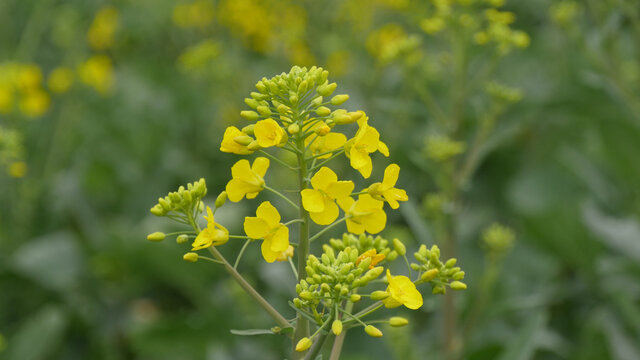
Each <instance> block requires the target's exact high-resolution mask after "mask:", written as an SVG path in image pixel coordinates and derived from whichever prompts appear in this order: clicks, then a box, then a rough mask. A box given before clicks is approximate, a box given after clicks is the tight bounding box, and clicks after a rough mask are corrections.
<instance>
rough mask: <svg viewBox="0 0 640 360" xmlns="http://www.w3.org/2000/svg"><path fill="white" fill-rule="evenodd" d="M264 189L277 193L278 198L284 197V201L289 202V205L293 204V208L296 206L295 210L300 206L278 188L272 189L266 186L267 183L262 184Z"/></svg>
mask: <svg viewBox="0 0 640 360" xmlns="http://www.w3.org/2000/svg"><path fill="white" fill-rule="evenodd" d="M264 189H265V190H269V191H271V192H272V193H274V194H276V195H278V196H279V197H280V198H282V199H284V200H285V201H286V202H288V203H289V205H291V206H293V207H294V208H296V210H300V207H299V206H298V205H297V204H296V203H294V202H293V201H291V199H289V198H288V197H286V196H284V195H283V194H282V193H281V192H279V191H278V190H275V189H272V188H270V187H268V186H267V185H265V186H264Z"/></svg>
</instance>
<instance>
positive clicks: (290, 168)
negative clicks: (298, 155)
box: [258, 150, 298, 171]
mask: <svg viewBox="0 0 640 360" xmlns="http://www.w3.org/2000/svg"><path fill="white" fill-rule="evenodd" d="M258 151H260V152H261V153H262V154H263V155H265V156H267V157H268V158H269V159H271V160H274V161H275V162H277V163H279V164H280V165H282V166H284V167H286V168H287V169H289V170H291V171H298V169H297V168H295V167H293V166H291V165H289V164H287V163H286V162H284V161H282V160H280V159H278V158H277V157H275V156H273V155H271V154H269V153H268V152H266V151H264V150H258Z"/></svg>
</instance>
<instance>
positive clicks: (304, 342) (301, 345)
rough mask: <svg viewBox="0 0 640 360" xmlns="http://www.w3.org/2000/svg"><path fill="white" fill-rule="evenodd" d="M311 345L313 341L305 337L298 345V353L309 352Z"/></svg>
mask: <svg viewBox="0 0 640 360" xmlns="http://www.w3.org/2000/svg"><path fill="white" fill-rule="evenodd" d="M311 344H313V341H311V339H309V338H308V337H303V338H302V339H300V341H298V343H297V344H296V351H297V352H303V351H307V349H309V348H310V347H311Z"/></svg>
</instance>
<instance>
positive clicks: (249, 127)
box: [242, 124, 255, 136]
mask: <svg viewBox="0 0 640 360" xmlns="http://www.w3.org/2000/svg"><path fill="white" fill-rule="evenodd" d="M254 127H255V124H251V125H247V126H245V127H243V128H242V132H243V133H245V134H247V135H249V136H253V135H254V134H253V128H254Z"/></svg>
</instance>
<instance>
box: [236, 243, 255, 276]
mask: <svg viewBox="0 0 640 360" xmlns="http://www.w3.org/2000/svg"><path fill="white" fill-rule="evenodd" d="M250 242H251V239H248V240H247V241H245V242H244V245H242V249H240V252H239V253H238V257H236V262H235V263H234V264H233V268H234V269H237V268H238V264H239V263H240V258H242V254H244V251H245V250H246V249H247V246H248V245H249V243H250Z"/></svg>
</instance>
